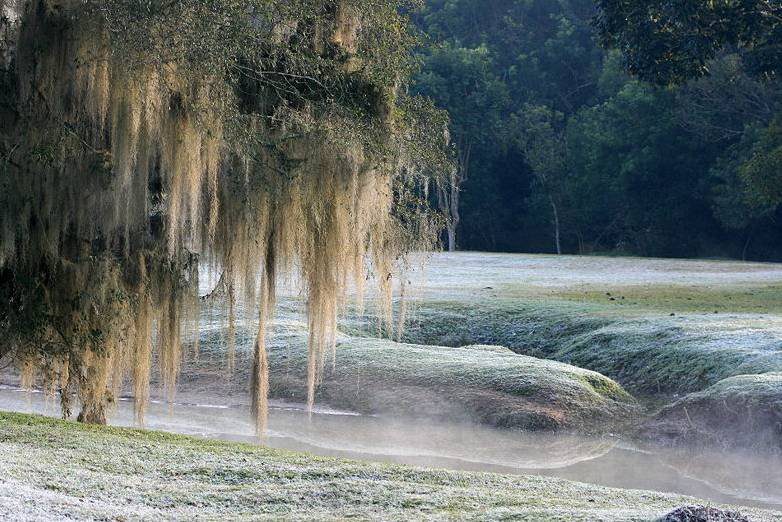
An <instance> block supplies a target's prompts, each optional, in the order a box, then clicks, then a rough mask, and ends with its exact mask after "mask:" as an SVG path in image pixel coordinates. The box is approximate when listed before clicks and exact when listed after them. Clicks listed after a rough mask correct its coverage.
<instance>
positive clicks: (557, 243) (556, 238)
mask: <svg viewBox="0 0 782 522" xmlns="http://www.w3.org/2000/svg"><path fill="white" fill-rule="evenodd" d="M549 201H550V202H551V209H552V210H553V212H554V246H555V247H556V249H557V255H558V256H561V255H562V243H561V242H560V240H559V209H557V203H556V202H555V201H554V198H553V197H551V196H549Z"/></svg>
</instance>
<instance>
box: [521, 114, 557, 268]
mask: <svg viewBox="0 0 782 522" xmlns="http://www.w3.org/2000/svg"><path fill="white" fill-rule="evenodd" d="M563 120H564V118H563V115H562V114H561V113H558V112H555V111H552V110H551V109H550V108H549V107H545V106H534V105H526V106H525V107H524V109H523V112H522V113H521V115H520V116H519V130H518V135H517V139H518V141H519V144H520V146H521V150H523V151H524V157H525V158H526V159H527V163H528V164H529V166H530V168H531V169H532V172H534V173H535V178H536V179H537V181H538V184H539V185H540V188H541V189H542V191H543V193H544V194H545V197H546V199H547V200H548V203H549V205H550V206H551V218H552V223H553V228H554V248H555V249H556V252H557V254H559V255H562V239H561V237H562V230H561V227H562V211H563V198H564V194H565V190H566V189H565V183H566V178H567V173H568V164H567V144H566V142H565V133H564V128H563V126H564V121H563Z"/></svg>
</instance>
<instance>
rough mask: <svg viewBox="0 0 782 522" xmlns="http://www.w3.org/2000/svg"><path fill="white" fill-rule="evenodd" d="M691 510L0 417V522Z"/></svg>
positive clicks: (675, 501) (670, 502)
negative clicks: (71, 519) (69, 519)
mask: <svg viewBox="0 0 782 522" xmlns="http://www.w3.org/2000/svg"><path fill="white" fill-rule="evenodd" d="M694 502H696V500H695V499H692V498H687V497H680V496H676V495H669V494H662V493H653V492H648V491H630V490H620V489H610V488H603V487H598V486H590V485H586V484H580V483H575V482H569V481H565V480H560V479H552V478H544V477H526V476H504V475H495V474H486V473H463V472H448V471H442V470H424V469H418V468H412V467H403V466H395V465H382V464H368V463H365V462H362V463H359V462H353V461H348V460H337V459H331V458H319V457H313V456H309V455H305V454H297V453H290V452H283V451H278V450H269V449H265V448H261V447H258V446H252V445H247V444H236V443H227V442H218V441H208V440H204V439H196V438H190V437H184V436H177V435H171V434H165V433H158V432H144V431H139V430H129V429H119V428H105V427H91V426H82V425H77V424H74V423H64V422H61V421H56V420H53V419H48V418H43V417H35V416H27V415H20V414H7V413H0V518H2V519H13V520H47V521H48V520H57V519H66V518H78V519H112V520H138V519H180V520H182V519H201V520H216V519H220V520H227V519H239V518H242V519H280V518H286V519H309V520H335V519H345V518H357V519H363V520H369V519H374V520H421V519H428V520H440V519H476V520H499V519H503V520H507V519H513V520H622V521H628V520H654V519H656V518H658V517H660V516H661V515H663V514H665V513H667V512H669V511H671V510H672V509H673V508H675V507H677V506H681V505H685V504H692V503H694ZM734 509H736V508H734ZM740 511H742V512H744V514H746V515H748V516H750V517H752V520H758V521H766V520H782V513H779V512H771V511H762V510H755V509H750V508H740Z"/></svg>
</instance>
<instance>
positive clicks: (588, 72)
mask: <svg viewBox="0 0 782 522" xmlns="http://www.w3.org/2000/svg"><path fill="white" fill-rule="evenodd" d="M604 3H610V2H604ZM619 4H621V5H627V6H629V7H627V9H636V8H637V9H638V10H642V8H641V7H638V6H634V5H631V4H628V3H624V4H622V3H621V2H620V3H618V5H619ZM653 4H654V3H652V4H649V6H652V5H653ZM727 4H728V3H726V5H727ZM599 7H600V6H599V5H597V4H596V2H594V0H560V1H556V2H552V1H549V0H496V1H492V2H484V1H480V0H428V1H427V2H426V6H425V8H424V9H423V10H422V11H421V12H419V13H418V14H417V15H416V16H415V22H416V24H417V25H418V27H419V29H420V30H421V31H422V32H423V33H424V34H425V35H426V37H427V44H426V46H425V47H424V48H423V49H421V50H420V55H421V59H422V68H421V71H420V72H419V74H418V76H417V78H416V81H415V85H414V89H415V90H416V91H417V92H418V93H421V94H424V95H427V96H430V97H431V98H433V99H434V100H435V102H436V103H437V104H438V105H439V106H441V107H443V108H445V109H447V110H448V112H449V113H450V116H451V119H452V127H451V137H452V140H453V144H454V147H455V148H456V150H457V151H458V152H457V154H458V158H457V159H458V162H457V163H458V170H457V171H456V172H454V174H453V176H452V178H453V179H452V181H453V182H454V183H453V184H454V185H458V186H460V189H461V190H459V191H456V190H452V187H450V186H449V187H442V190H440V191H439V194H438V196H439V197H438V198H437V199H438V203H439V204H440V205H441V206H442V208H445V209H447V210H448V211H449V213H450V214H451V217H452V225H453V227H454V228H455V230H452V233H453V234H452V237H451V238H447V237H445V236H444V240H445V241H446V243H452V242H453V241H452V240H453V239H454V238H455V241H456V246H458V248H459V249H465V250H491V251H510V252H557V251H560V252H562V253H619V254H632V255H643V256H673V257H731V258H746V259H755V260H778V259H781V258H782V248H780V242H779V241H777V238H779V237H780V233H782V227H781V226H780V220H779V218H780V217H782V212H780V209H779V205H778V200H777V198H775V197H774V196H773V192H774V189H773V187H772V188H769V190H766V191H761V192H762V193H759V192H758V191H757V190H755V188H757V183H753V180H756V181H757V180H759V179H762V180H765V181H763V183H765V184H766V185H768V184H769V183H771V184H773V183H774V180H775V179H776V178H777V177H779V171H780V156H781V154H780V151H782V148H780V145H782V129H781V128H780V123H781V122H782V119H781V118H782V112H780V99H781V95H782V89H780V83H779V81H778V79H777V77H776V76H774V75H773V74H769V73H768V71H757V70H756V69H757V68H756V67H755V62H756V61H757V60H756V58H757V54H758V53H755V55H749V54H748V53H746V52H745V50H744V49H742V48H741V46H740V45H737V43H736V42H731V41H727V42H726V45H725V46H722V47H720V48H719V49H716V50H714V53H713V56H712V55H710V56H708V57H706V59H705V60H704V62H703V64H702V65H703V67H702V71H699V72H703V73H706V74H699V73H698V74H682V75H679V77H675V78H674V77H662V76H658V77H654V76H653V75H646V76H644V74H638V73H642V72H643V68H642V67H641V66H642V65H643V63H642V62H641V61H640V60H641V58H639V55H638V54H636V55H629V54H628V52H627V51H628V49H629V47H628V46H627V45H622V43H621V42H606V41H602V40H601V38H600V34H599V33H600V31H599V29H600V28H599V25H600V23H599V22H600V21H601V20H600V18H599V16H598V14H599V11H598V8H599ZM603 7H606V6H603ZM608 7H612V6H608ZM646 8H651V7H648V6H646V4H645V7H644V8H643V9H646ZM609 10H610V9H609ZM614 12H615V13H616V12H617V11H616V10H614ZM663 12H664V11H663ZM675 12H676V13H680V14H681V16H685V17H686V16H690V15H692V13H689V12H687V11H686V10H684V9H683V8H682V9H678V8H677V10H676V11H675ZM620 14H621V13H620ZM644 14H648V13H644ZM691 18H692V19H695V18H693V17H691ZM723 18H724V20H722V21H725V20H727V21H728V22H726V23H728V25H729V24H730V22H729V21H730V20H740V19H741V18H740V17H739V16H737V15H736V13H727V14H725V16H724V17H723ZM626 19H629V17H628V16H624V17H623V18H622V20H626ZM603 22H605V20H603ZM706 22H707V21H704V27H716V26H718V24H712V25H711V26H709V25H707V23H706ZM679 27H681V24H680V25H679ZM720 27H721V26H720ZM734 29H735V28H734V27H726V29H725V30H726V31H730V30H734ZM765 29H767V28H764V30H765ZM672 34H678V33H672ZM688 34H690V33H688ZM693 34H694V33H693ZM701 34H703V37H704V39H705V38H712V40H710V41H716V39H715V38H713V37H714V36H715V35H711V34H706V32H702V33H701ZM763 34H765V35H770V36H768V37H769V38H771V39H772V40H773V38H774V34H775V33H774V32H773V31H768V30H765V32H764V33H763ZM631 36H632V35H631ZM636 36H638V35H636ZM641 36H644V37H645V38H644V39H643V40H641V39H640V38H641ZM641 36H639V39H638V41H644V42H648V41H651V40H650V39H649V38H648V35H641ZM667 43H670V45H669V46H668V47H664V45H665V44H666V42H662V43H661V45H662V46H663V47H661V48H663V49H671V48H675V49H686V47H685V46H681V45H678V46H676V42H667ZM771 43H772V44H773V41H772V42H771ZM606 44H608V45H606ZM612 44H613V45H612ZM704 47H705V46H704ZM606 48H608V50H606ZM632 60H636V63H635V65H636V67H635V68H634V67H633V62H632ZM753 60H754V61H753ZM680 62H681V63H684V62H682V61H681V60H680ZM659 63H660V61H659V60H657V61H655V60H654V57H651V58H650V59H649V64H658V65H659ZM658 69H659V68H658ZM627 70H630V71H632V72H633V73H635V74H634V75H633V76H631V75H630V74H628V73H627V72H626V71H627ZM658 72H659V71H658ZM689 72H693V71H689ZM696 72H697V71H696ZM641 78H645V79H646V80H648V81H644V80H642V79H641ZM767 188H768V187H767ZM433 199H434V198H433Z"/></svg>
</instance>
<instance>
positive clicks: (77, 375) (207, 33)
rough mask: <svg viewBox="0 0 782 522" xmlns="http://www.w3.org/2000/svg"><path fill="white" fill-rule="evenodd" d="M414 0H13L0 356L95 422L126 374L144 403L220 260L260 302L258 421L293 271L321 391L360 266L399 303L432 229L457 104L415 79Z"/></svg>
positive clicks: (225, 272) (248, 300)
mask: <svg viewBox="0 0 782 522" xmlns="http://www.w3.org/2000/svg"><path fill="white" fill-rule="evenodd" d="M407 7H411V5H410V4H409V3H407V2H404V1H400V2H399V3H397V2H388V1H380V0H284V1H282V0H280V1H275V0H272V1H270V0H250V1H237V0H214V1H210V2H203V1H201V0H178V1H173V2H171V1H163V0H0V13H2V25H1V26H0V36H2V40H0V45H1V46H2V49H0V51H1V52H0V57H2V60H3V61H2V63H1V64H0V65H1V67H0V85H2V87H3V88H2V100H0V114H1V115H2V118H0V186H1V187H2V188H0V357H12V358H13V359H14V360H15V361H17V363H18V364H19V365H20V367H21V370H22V375H23V381H24V382H25V384H26V385H29V384H30V383H31V382H32V380H33V379H34V377H35V374H36V373H38V374H40V375H42V377H43V380H44V382H45V384H46V386H47V388H48V389H49V390H50V391H51V392H52V393H54V392H55V391H59V394H60V398H61V403H62V409H63V413H64V415H68V414H70V409H71V401H72V397H73V396H74V394H75V395H76V396H77V397H78V399H79V401H80V403H81V412H80V414H79V419H80V420H83V421H86V422H105V417H106V410H107V408H108V406H109V405H110V403H111V402H112V401H113V400H114V399H115V398H116V396H117V394H118V393H119V392H120V390H121V389H122V387H123V386H124V385H125V383H126V380H127V379H129V380H130V381H131V382H132V386H133V391H134V396H135V401H136V412H137V415H138V418H139V420H140V421H141V420H143V415H144V410H145V407H146V404H147V401H148V397H149V382H150V365H151V364H152V361H153V360H156V361H157V363H158V365H159V366H160V372H161V375H162V380H163V385H164V387H165V390H166V392H167V393H168V396H169V398H171V397H173V393H174V391H175V385H176V378H177V373H178V371H179V365H180V359H181V356H182V347H183V345H184V344H187V342H188V339H189V337H192V336H193V335H194V334H195V338H193V339H191V340H192V342H193V343H195V342H197V317H198V311H197V306H198V295H197V287H198V274H199V265H203V264H207V265H208V266H209V267H210V268H211V269H212V270H213V271H215V272H216V273H219V274H221V277H220V278H219V280H220V284H221V285H222V287H223V289H224V290H225V292H224V293H225V295H226V299H227V303H226V306H227V307H228V308H229V309H231V310H234V309H235V306H234V305H235V303H236V302H237V301H243V302H245V304H246V305H247V306H251V307H256V308H257V309H258V313H259V330H258V334H257V341H256V344H255V363H254V370H253V372H252V375H253V383H252V390H253V414H254V416H255V418H256V420H257V427H258V430H259V432H262V431H263V429H264V424H265V418H266V411H267V408H266V391H267V389H268V363H267V359H266V349H265V325H266V322H267V320H268V318H269V317H270V316H271V314H272V311H273V307H274V296H275V295H274V294H275V287H276V279H277V276H278V274H280V273H291V274H292V273H296V274H299V277H300V278H301V283H302V285H303V287H304V288H305V291H306V295H307V311H308V318H309V350H310V355H309V402H310V404H312V402H313V400H314V393H315V384H316V382H317V380H318V375H319V372H320V368H321V365H322V362H323V359H324V357H325V354H326V353H327V352H328V351H330V350H334V349H335V328H336V319H337V314H338V312H339V304H340V303H341V302H342V301H343V299H342V298H343V295H344V292H345V288H346V286H347V285H348V282H349V280H351V279H352V280H354V281H355V283H356V286H357V287H358V288H359V289H360V288H363V282H364V281H365V279H366V278H367V273H368V272H371V273H373V274H375V276H376V279H377V281H378V285H379V286H380V292H381V295H383V296H385V298H386V301H385V302H386V304H385V305H384V306H385V309H387V310H390V304H389V303H388V300H389V299H390V295H391V285H392V280H391V275H392V273H393V272H394V266H395V265H394V263H395V260H397V259H398V258H399V256H402V255H404V253H405V252H407V251H408V250H410V249H412V248H425V247H427V246H429V245H431V243H432V241H434V239H435V238H436V237H437V235H438V233H439V226H438V223H439V217H438V216H437V215H436V214H434V213H432V211H430V209H429V207H428V205H427V199H428V196H427V194H426V193H425V188H426V187H427V186H429V185H430V178H431V177H432V176H436V173H438V172H447V171H448V169H450V168H451V167H450V162H449V159H448V157H447V156H446V154H445V152H444V151H445V144H444V142H443V140H444V136H445V134H446V133H445V132H444V128H445V125H446V119H445V117H444V115H443V114H442V113H440V112H438V111H436V110H434V109H433V107H432V105H431V104H430V103H428V102H427V101H426V100H421V99H416V98H411V97H408V96H406V95H405V94H404V93H405V85H406V83H407V79H408V77H409V75H410V73H411V72H412V68H413V62H412V60H411V54H410V50H411V48H412V46H413V45H414V39H413V38H412V37H411V36H410V34H409V32H408V31H407V21H406V18H405V17H404V16H403V15H401V14H400V12H401V10H400V8H407ZM294 268H295V270H294ZM232 320H233V319H231V321H232ZM387 320H388V321H390V319H387ZM188 327H190V328H188ZM389 330H390V329H389ZM153 341H154V343H153ZM155 350H156V351H157V354H156V356H155V357H153V351H155Z"/></svg>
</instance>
